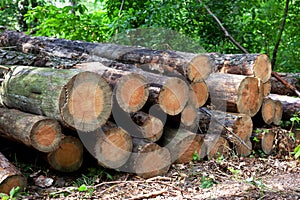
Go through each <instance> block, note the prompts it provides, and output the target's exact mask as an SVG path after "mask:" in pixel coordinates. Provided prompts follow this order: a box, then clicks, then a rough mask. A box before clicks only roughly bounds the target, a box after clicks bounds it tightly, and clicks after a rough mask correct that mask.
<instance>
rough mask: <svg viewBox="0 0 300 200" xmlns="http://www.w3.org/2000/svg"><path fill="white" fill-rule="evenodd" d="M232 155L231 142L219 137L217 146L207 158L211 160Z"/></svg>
mask: <svg viewBox="0 0 300 200" xmlns="http://www.w3.org/2000/svg"><path fill="white" fill-rule="evenodd" d="M229 154H230V146H229V142H228V141H227V139H226V138H224V137H219V138H218V140H217V141H216V142H215V144H214V145H213V146H212V147H211V148H210V151H209V152H208V154H207V156H208V158H209V159H211V158H215V159H217V158H218V157H221V156H223V157H225V158H226V157H228V156H229Z"/></svg>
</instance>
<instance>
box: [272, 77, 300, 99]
mask: <svg viewBox="0 0 300 200" xmlns="http://www.w3.org/2000/svg"><path fill="white" fill-rule="evenodd" d="M278 74H279V75H280V77H281V78H282V79H284V80H285V81H286V82H288V83H289V84H291V85H292V86H294V87H295V88H296V89H297V90H300V73H295V74H292V73H278ZM270 81H271V85H272V86H271V93H273V94H280V95H289V96H293V95H294V91H293V90H291V89H290V88H288V87H286V86H285V85H284V84H282V83H281V82H280V81H278V80H277V79H276V78H275V77H272V78H271V79H270Z"/></svg>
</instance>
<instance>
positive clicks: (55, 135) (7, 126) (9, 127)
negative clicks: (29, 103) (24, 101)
mask: <svg viewBox="0 0 300 200" xmlns="http://www.w3.org/2000/svg"><path fill="white" fill-rule="evenodd" d="M0 119H1V120H0V136H1V137H6V138H9V139H13V140H16V141H18V142H21V143H24V144H25V145H27V146H31V147H34V148H35V149H37V150H39V151H41V152H50V151H53V150H54V149H56V148H57V147H58V145H59V143H60V141H61V139H62V137H63V135H62V133H61V128H60V125H59V123H58V122H57V121H56V120H54V119H51V118H48V117H44V116H38V115H33V114H29V113H23V112H21V111H18V110H14V109H6V108H0Z"/></svg>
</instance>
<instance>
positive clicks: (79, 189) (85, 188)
mask: <svg viewBox="0 0 300 200" xmlns="http://www.w3.org/2000/svg"><path fill="white" fill-rule="evenodd" d="M87 189H88V188H87V186H86V185H85V184H82V185H81V186H80V187H79V188H78V191H79V192H85V191H87Z"/></svg>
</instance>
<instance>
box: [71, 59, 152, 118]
mask: <svg viewBox="0 0 300 200" xmlns="http://www.w3.org/2000/svg"><path fill="white" fill-rule="evenodd" d="M73 68H75V69H80V70H84V71H91V72H94V73H97V74H100V75H101V76H102V78H104V79H105V80H106V81H107V82H108V83H109V84H110V85H111V87H112V89H113V91H114V95H115V96H116V100H117V102H118V104H119V106H120V107H121V108H122V109H123V110H124V111H126V112H136V111H138V110H140V109H141V108H142V107H143V106H144V104H145V103H146V101H147V99H148V96H149V90H148V84H147V80H146V78H145V77H144V76H143V75H142V74H137V73H134V72H133V73H132V72H129V71H122V70H117V69H113V68H108V67H106V66H104V65H103V64H101V63H99V62H91V63H82V64H77V65H75V66H73Z"/></svg>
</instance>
